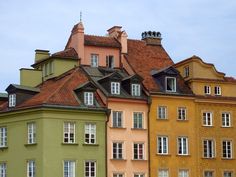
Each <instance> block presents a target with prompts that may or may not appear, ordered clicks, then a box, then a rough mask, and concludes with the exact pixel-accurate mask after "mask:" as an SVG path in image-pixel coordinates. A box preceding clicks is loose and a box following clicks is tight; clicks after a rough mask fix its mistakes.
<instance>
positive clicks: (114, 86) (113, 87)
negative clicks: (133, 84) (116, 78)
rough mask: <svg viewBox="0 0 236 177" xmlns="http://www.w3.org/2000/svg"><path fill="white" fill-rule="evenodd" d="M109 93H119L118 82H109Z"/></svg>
mask: <svg viewBox="0 0 236 177" xmlns="http://www.w3.org/2000/svg"><path fill="white" fill-rule="evenodd" d="M111 94H114V95H119V94H120V83H119V82H111Z"/></svg>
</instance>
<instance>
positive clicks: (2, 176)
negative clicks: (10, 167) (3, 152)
mask: <svg viewBox="0 0 236 177" xmlns="http://www.w3.org/2000/svg"><path fill="white" fill-rule="evenodd" d="M0 177H7V164H6V163H0Z"/></svg>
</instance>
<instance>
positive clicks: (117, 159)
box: [110, 159, 126, 161]
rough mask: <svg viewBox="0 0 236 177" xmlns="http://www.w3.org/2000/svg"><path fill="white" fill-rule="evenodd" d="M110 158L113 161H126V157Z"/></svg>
mask: <svg viewBox="0 0 236 177" xmlns="http://www.w3.org/2000/svg"><path fill="white" fill-rule="evenodd" d="M110 160H112V161H113V160H114V161H126V159H110Z"/></svg>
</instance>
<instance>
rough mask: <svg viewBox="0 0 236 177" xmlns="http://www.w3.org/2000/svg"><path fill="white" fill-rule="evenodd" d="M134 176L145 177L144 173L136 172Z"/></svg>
mask: <svg viewBox="0 0 236 177" xmlns="http://www.w3.org/2000/svg"><path fill="white" fill-rule="evenodd" d="M134 177H145V174H144V173H135V174H134Z"/></svg>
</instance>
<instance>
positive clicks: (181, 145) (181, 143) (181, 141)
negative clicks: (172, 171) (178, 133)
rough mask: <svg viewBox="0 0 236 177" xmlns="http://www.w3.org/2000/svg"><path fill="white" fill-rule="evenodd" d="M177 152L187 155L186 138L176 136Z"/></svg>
mask: <svg viewBox="0 0 236 177" xmlns="http://www.w3.org/2000/svg"><path fill="white" fill-rule="evenodd" d="M178 154H179V155H188V138H187V137H178Z"/></svg>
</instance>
